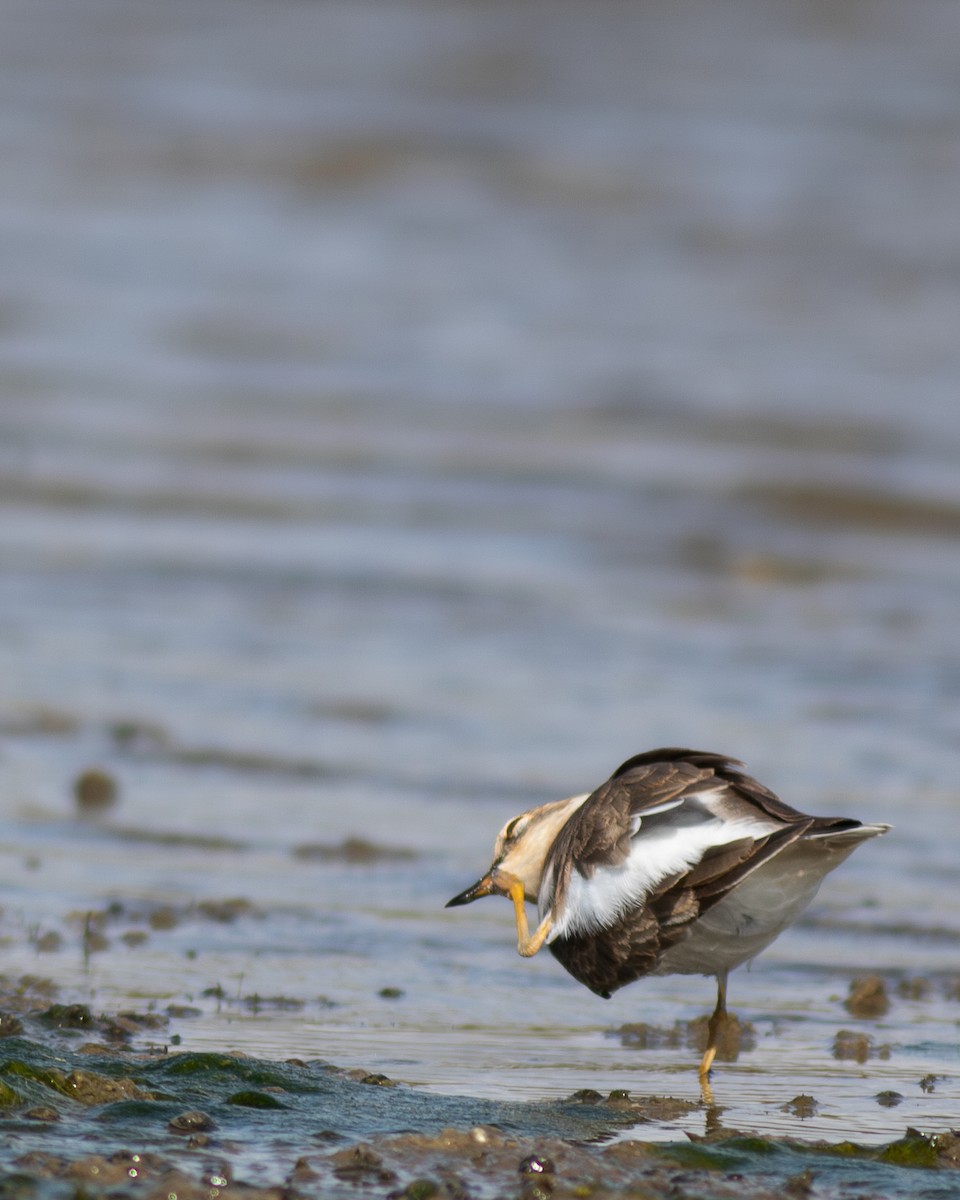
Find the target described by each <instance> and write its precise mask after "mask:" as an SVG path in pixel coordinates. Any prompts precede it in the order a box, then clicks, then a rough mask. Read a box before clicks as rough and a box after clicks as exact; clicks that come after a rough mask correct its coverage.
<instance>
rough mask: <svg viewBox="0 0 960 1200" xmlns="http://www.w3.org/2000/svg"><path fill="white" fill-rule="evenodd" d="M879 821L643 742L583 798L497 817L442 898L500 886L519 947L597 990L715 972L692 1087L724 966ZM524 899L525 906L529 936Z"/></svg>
mask: <svg viewBox="0 0 960 1200" xmlns="http://www.w3.org/2000/svg"><path fill="white" fill-rule="evenodd" d="M889 828H890V826H889V825H865V824H863V823H862V822H860V821H855V820H853V819H850V818H847V817H809V816H806V815H805V814H803V813H800V812H797V811H796V810H795V809H793V808H790V807H789V806H788V805H786V804H784V803H783V801H782V800H780V799H778V798H777V796H775V795H774V794H773V792H771V791H770V790H769V789H768V788H765V787H764V786H763V784H761V783H758V782H757V781H756V780H755V779H753V778H751V777H750V776H749V775H748V774H747V773H746V771H745V769H744V767H743V764H742V763H739V762H737V761H736V760H735V759H731V758H727V757H725V756H724V755H721V754H707V753H702V752H700V751H696V750H679V749H666V750H651V751H648V752H647V753H646V754H638V755H637V756H636V757H635V758H631V759H629V760H628V761H627V762H625V763H624V764H623V766H621V767H619V768H618V769H617V770H616V771H615V772H614V773H613V775H612V776H611V777H610V779H608V780H607V782H606V783H604V784H602V785H601V786H600V787H599V788H597V790H596V791H595V792H592V793H590V794H589V795H582V796H573V797H571V798H570V799H569V800H556V801H554V802H553V803H550V804H541V805H540V806H539V807H538V808H532V809H530V811H529V812H525V813H521V814H520V816H518V817H514V818H513V819H512V820H510V821H508V822H507V823H506V825H504V827H503V829H501V831H500V833H499V835H498V837H497V841H496V845H495V847H494V851H493V865H492V866H491V867H490V870H489V871H488V872H487V873H486V875H484V876H483V878H482V879H480V880H479V881H478V882H477V883H475V884H474V885H473V886H472V887H469V888H467V890H466V891H464V892H461V893H460V894H459V895H458V896H454V898H453V899H452V900H450V901H449V902H448V903H447V907H448V908H450V907H453V906H454V905H459V904H469V903H470V902H471V901H472V900H477V899H479V898H480V897H481V896H490V895H504V896H509V898H510V899H511V900H512V901H513V905H514V910H515V914H516V922H517V939H518V940H517V950H518V951H519V952H520V954H522V955H523V956H524V957H529V956H530V955H533V954H536V953H537V951H538V950H539V949H540V948H541V947H542V946H544V945H546V946H547V947H548V948H549V950H550V952H551V954H553V956H554V958H556V959H558V960H559V962H560V963H561V965H562V966H564V967H565V968H566V969H567V970H568V971H569V972H570V974H571V975H572V976H573V977H574V978H575V979H578V980H579V981H580V982H581V983H583V984H585V985H586V986H587V987H588V988H589V989H590V990H591V991H592V992H596V993H597V995H599V996H604V997H609V996H610V995H611V993H613V992H615V991H616V990H617V988H621V987H623V986H624V985H625V984H628V983H632V982H633V981H634V980H635V979H639V978H641V977H642V976H643V975H674V974H680V975H714V976H716V979H717V1005H716V1008H715V1009H714V1012H713V1015H712V1017H711V1018H710V1021H709V1024H708V1027H707V1029H708V1040H707V1049H706V1053H705V1054H704V1056H703V1060H702V1061H701V1063H700V1080H701V1084H702V1085H703V1086H704V1088H705V1089H706V1088H707V1082H706V1081H707V1076H708V1074H709V1071H710V1067H711V1065H712V1063H713V1060H714V1056H715V1055H716V1052H717V1041H718V1038H719V1035H720V1033H721V1030H722V1028H723V1024H724V1022H725V1020H726V998H727V975H728V973H729V972H730V971H732V970H733V969H734V968H735V967H739V966H740V965H741V963H744V962H747V961H748V960H749V959H751V958H753V957H754V956H755V955H757V954H759V953H760V951H761V950H763V949H764V948H765V947H766V946H768V945H769V944H770V943H771V942H772V941H773V940H774V938H776V937H777V935H778V934H780V933H782V932H783V930H784V929H786V927H787V926H788V925H790V924H791V923H792V922H793V921H795V920H796V919H797V917H798V916H799V915H800V913H802V912H803V910H804V909H805V908H806V907H807V905H808V904H809V903H810V901H811V900H812V899H813V897H814V896H815V895H816V893H817V889H818V888H819V886H820V883H821V882H822V880H823V878H824V876H825V875H827V874H828V873H829V872H830V871H832V870H833V869H834V867H837V866H839V865H840V863H842V862H843V860H844V859H845V858H846V857H847V855H848V854H850V853H851V852H852V851H853V850H855V849H856V848H857V846H859V844H860V843H861V842H863V841H866V839H867V838H872V837H876V836H877V835H878V834H881V833H885V832H886V831H887V830H888V829H889ZM527 901H529V902H531V903H535V904H536V905H537V908H538V917H539V920H538V924H537V927H536V929H535V930H534V931H533V932H532V933H531V932H530V930H529V926H528V924H527V915H526V909H525V907H524V905H525V903H526V902H527Z"/></svg>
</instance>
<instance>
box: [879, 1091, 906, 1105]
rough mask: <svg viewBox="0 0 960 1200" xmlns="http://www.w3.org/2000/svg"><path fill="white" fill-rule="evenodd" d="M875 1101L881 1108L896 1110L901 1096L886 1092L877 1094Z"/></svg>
mask: <svg viewBox="0 0 960 1200" xmlns="http://www.w3.org/2000/svg"><path fill="white" fill-rule="evenodd" d="M875 1099H876V1101H877V1103H878V1104H879V1105H880V1107H881V1108H896V1107H897V1105H898V1104H899V1103H900V1102H901V1101H902V1100H903V1096H902V1095H901V1094H900V1092H893V1091H886V1092H877V1094H876V1096H875Z"/></svg>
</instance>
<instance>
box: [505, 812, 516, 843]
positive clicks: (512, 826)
mask: <svg viewBox="0 0 960 1200" xmlns="http://www.w3.org/2000/svg"><path fill="white" fill-rule="evenodd" d="M519 822H520V818H519V817H514V818H513V820H512V821H508V822H507V824H506V828H505V829H504V831H503V837H504V840H506V839H508V838H512V837H513V835H514V834H515V833H516V831H517V825H518V824H519Z"/></svg>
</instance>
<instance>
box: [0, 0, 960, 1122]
mask: <svg viewBox="0 0 960 1200" xmlns="http://www.w3.org/2000/svg"><path fill="white" fill-rule="evenodd" d="M904 11H905V10H901V9H900V8H899V7H898V6H895V5H889V4H883V3H879V2H878V3H868V4H862V5H848V6H845V7H844V11H843V13H842V14H841V13H839V11H836V12H835V11H834V10H832V9H828V8H825V7H823V6H821V5H817V4H801V3H797V4H783V5H769V4H763V5H760V4H756V3H751V2H746V0H744V2H743V3H737V4H735V5H733V6H729V7H725V8H724V15H723V16H720V15H719V13H718V10H716V9H715V8H714V7H712V6H710V5H707V4H691V5H681V6H677V5H675V4H657V3H654V4H649V5H646V4H645V5H643V6H636V7H635V8H632V9H629V8H628V9H624V8H623V7H622V6H619V5H605V4H595V5H591V6H590V9H589V13H588V10H587V9H586V8H585V7H579V6H576V5H561V6H559V7H558V6H556V5H550V6H549V7H548V6H545V5H541V4H539V3H535V2H532V0H530V2H526V3H520V4H514V5H510V6H498V5H470V4H457V5H454V4H449V5H447V4H435V5H430V6H420V5H415V4H404V3H397V4H391V5H389V6H385V5H376V4H373V5H357V4H354V3H351V4H346V5H336V4H318V5H313V4H300V3H296V4H295V3H289V4H288V3H274V4H271V5H269V6H265V5H263V4H261V3H257V2H254V0H246V2H242V3H237V2H236V0H231V2H230V4H229V5H228V4H226V3H225V0H197V2H195V3H193V4H191V5H190V6H189V7H184V8H177V7H176V6H172V7H171V6H164V7H162V8H160V9H153V10H149V9H147V8H141V9H136V10H130V9H129V8H128V7H126V6H122V5H118V4H117V3H116V2H115V0H82V2H78V3H74V4H71V5H70V6H69V9H68V10H66V11H64V10H63V9H62V6H56V5H53V4H52V3H46V2H45V0H30V3H29V4H26V3H25V4H22V5H15V6H14V7H13V8H12V9H11V10H10V12H9V13H8V18H9V20H8V22H7V28H6V30H5V34H4V37H3V38H2V39H0V78H2V80H3V84H2V87H3V91H4V94H5V96H6V98H7V104H6V106H5V111H6V114H7V115H6V117H5V118H4V120H3V122H2V125H0V151H2V153H3V155H4V158H5V159H6V160H7V162H8V163H15V164H16V169H15V170H13V169H9V170H6V171H5V172H4V173H3V179H2V183H0V238H2V245H3V249H4V258H5V262H6V264H7V271H6V273H5V281H4V283H3V286H2V294H0V321H2V339H0V562H2V571H0V797H2V811H0V904H2V906H3V917H2V923H0V935H2V937H3V938H4V939H5V941H4V946H3V954H4V970H5V972H6V973H7V974H8V975H9V976H10V977H12V978H16V977H18V976H20V975H21V974H24V973H30V974H33V975H41V976H45V977H49V978H50V979H52V980H53V981H55V983H56V984H57V985H58V986H59V987H60V988H61V989H62V991H63V994H65V995H69V996H72V997H75V998H77V999H80V1000H85V1001H88V1002H89V1003H91V1005H92V1006H93V1007H94V1008H104V1009H106V1010H109V1011H116V1010H120V1009H123V1008H127V1007H131V1006H132V1007H136V1008H143V1007H145V1006H153V1007H154V1008H155V1009H157V1010H158V1011H161V1012H163V1011H165V1010H166V1009H167V1007H168V1006H170V1005H173V1006H179V1007H175V1008H174V1010H173V1011H174V1012H175V1013H176V1012H179V1011H182V1009H183V1007H184V1006H186V1007H188V1008H190V1009H194V1010H198V1011H197V1012H195V1013H194V1014H193V1015H188V1016H183V1015H180V1016H177V1015H175V1016H174V1017H173V1018H172V1023H171V1025H170V1027H169V1030H167V1031H165V1032H164V1033H163V1034H162V1039H167V1038H169V1037H170V1036H175V1037H176V1038H178V1039H180V1041H179V1045H180V1047H181V1049H182V1050H184V1051H190V1052H208V1051H209V1052H214V1051H216V1052H219V1051H222V1050H224V1049H227V1048H235V1049H238V1050H242V1051H244V1052H246V1053H249V1054H253V1055H257V1056H261V1057H263V1058H266V1059H271V1060H283V1059H286V1058H290V1057H296V1058H301V1059H314V1058H318V1059H323V1060H325V1061H328V1062H333V1063H336V1064H338V1065H340V1066H343V1067H347V1068H350V1067H362V1068H364V1069H366V1070H368V1071H374V1072H383V1073H385V1074H387V1075H389V1076H391V1077H392V1078H395V1079H398V1080H401V1081H404V1082H407V1083H409V1084H411V1085H414V1086H415V1088H416V1089H417V1094H418V1095H421V1097H422V1102H423V1104H424V1105H427V1104H428V1102H429V1098H431V1097H439V1096H441V1095H443V1096H450V1095H459V1096H466V1097H474V1098H478V1099H485V1100H486V1099H489V1100H499V1099H507V1100H509V1101H511V1102H512V1101H523V1102H530V1101H539V1100H544V1099H549V1100H556V1099H559V1098H562V1097H565V1096H569V1095H570V1094H571V1093H573V1092H574V1091H576V1090H577V1089H580V1088H595V1089H597V1090H599V1091H601V1092H602V1093H604V1094H606V1093H607V1092H608V1091H610V1090H611V1089H617V1088H629V1089H630V1090H631V1091H633V1092H635V1093H640V1094H644V1095H647V1094H668V1095H671V1096H675V1097H680V1098H686V1099H690V1100H696V1099H697V1082H696V1076H695V1071H694V1063H695V1062H696V1060H697V1057H698V1055H697V1052H696V1050H695V1048H693V1047H692V1046H690V1045H688V1044H686V1042H685V1040H684V1035H683V1034H682V1033H678V1034H677V1035H676V1036H674V1037H673V1038H672V1040H671V1038H670V1037H668V1036H667V1034H668V1033H669V1031H672V1030H674V1027H675V1022H677V1021H681V1022H687V1021H690V1020H692V1019H694V1018H696V1017H697V1016H700V1015H702V1014H703V1013H704V1012H706V1011H708V1010H709V1009H710V1007H711V1006H712V1001H713V995H712V991H713V985H712V983H711V982H710V981H709V980H701V979H696V978H694V979H664V980H651V981H647V982H642V983H640V984H638V985H636V986H634V987H631V988H628V989H626V990H625V991H623V992H621V993H618V994H617V996H615V997H614V999H613V1000H611V1001H609V1002H601V1001H599V1000H598V999H596V998H595V997H593V996H591V995H589V994H588V993H586V992H585V991H584V990H583V989H582V988H580V987H579V986H578V985H576V984H575V983H574V982H573V981H572V980H570V979H569V978H567V977H566V976H565V975H564V974H563V972H562V971H561V970H560V968H559V967H558V966H557V964H555V963H554V962H553V961H552V960H549V959H548V958H546V957H544V958H542V959H541V958H537V959H534V960H532V961H529V962H524V961H521V960H520V959H519V958H518V957H517V956H516V955H515V953H514V951H513V934H512V932H511V918H510V911H509V908H508V906H507V905H505V904H503V903H499V902H494V901H489V902H488V903H487V904H485V905H476V906H473V907H471V908H469V909H466V910H459V911H454V912H449V913H448V912H444V910H443V907H442V906H443V903H444V901H445V900H446V899H447V898H448V897H449V896H451V895H453V894H454V893H455V892H457V891H459V890H461V889H462V888H463V887H464V886H466V885H467V884H468V883H469V882H471V881H472V880H473V879H475V878H476V877H477V875H478V874H479V873H480V871H481V870H482V869H483V868H484V867H485V866H486V864H487V862H488V858H489V852H490V848H491V846H492V841H493V837H494V834H495V832H496V830H497V829H498V828H499V827H500V826H501V824H502V823H503V821H504V820H505V819H506V818H507V817H509V816H510V815H512V814H514V813H515V812H518V811H520V810H522V809H523V808H526V807H528V806H530V805H531V804H534V803H537V802H539V801H541V800H544V799H548V798H553V797H556V796H560V795H565V794H570V793H572V792H575V791H581V790H584V789H586V788H589V787H591V786H593V785H595V784H597V783H599V782H601V781H602V779H603V778H605V777H606V775H607V774H608V773H609V772H610V771H611V770H612V769H613V768H614V767H615V766H616V765H617V764H618V763H619V762H620V761H621V760H623V759H624V758H626V757H628V756H629V755H630V754H632V753H634V752H636V751H638V750H640V749H642V748H647V747H651V746H655V745H658V744H674V745H677V744H689V745H695V746H699V747H704V748H708V749H719V750H723V751H727V752H730V753H732V754H735V755H737V756H738V757H740V758H742V759H744V760H746V761H747V762H748V764H749V766H750V767H751V769H752V770H753V771H754V772H755V773H756V774H757V775H758V777H759V778H761V779H762V780H764V781H765V782H767V783H768V784H769V785H770V786H772V787H773V788H774V789H775V790H777V791H778V792H780V794H782V795H783V796H784V798H785V799H786V800H787V801H788V802H791V803H794V804H796V805H797V806H798V807H800V808H803V809H806V810H808V811H812V812H818V813H820V812H822V813H826V812H837V813H843V814H845V815H849V816H855V817H859V818H862V819H867V820H878V821H888V822H890V823H892V824H893V825H894V826H895V829H894V832H893V833H892V834H890V835H889V836H888V837H886V838H884V839H882V841H878V842H876V843H871V844H869V845H867V846H865V847H864V848H863V849H862V850H860V851H858V853H857V855H856V856H855V857H854V858H853V859H852V860H850V861H849V862H848V863H847V864H845V865H844V867H843V868H842V870H841V871H840V872H839V873H838V874H837V875H835V876H834V877H832V878H831V879H830V880H829V881H828V882H827V884H826V885H825V887H824V888H823V891H822V892H821V895H820V896H819V897H818V899H817V901H816V903H815V905H814V907H813V908H812V909H811V911H810V913H809V914H808V915H807V917H805V918H804V919H803V920H802V921H801V922H800V923H799V924H798V926H797V927H796V928H795V929H794V930H792V931H791V932H789V933H788V934H787V935H785V936H784V937H783V938H782V939H781V940H780V941H779V942H778V943H777V944H776V945H775V946H774V947H772V948H771V949H770V950H769V951H768V952H767V953H766V954H765V955H764V956H763V957H762V958H761V959H760V960H759V961H758V962H757V963H756V964H755V966H754V967H753V969H752V970H751V971H750V972H747V971H741V972H738V973H737V974H736V975H735V976H734V977H733V979H732V982H731V1006H732V1008H733V1009H734V1010H735V1011H736V1012H737V1013H738V1014H739V1015H740V1016H741V1018H742V1019H743V1020H745V1021H749V1022H750V1023H751V1025H752V1026H753V1031H754V1037H753V1045H752V1048H750V1049H745V1050H744V1051H743V1052H742V1053H741V1055H740V1057H739V1059H738V1060H737V1061H736V1062H731V1063H721V1064H720V1065H719V1067H718V1070H717V1072H716V1079H715V1084H714V1088H715V1093H716V1099H717V1102H718V1104H720V1105H722V1106H723V1109H724V1113H723V1122H724V1124H725V1125H727V1126H729V1127H731V1128H736V1129H741V1130H750V1131H757V1132H760V1133H763V1134H784V1135H790V1136H797V1137H809V1138H829V1139H832V1140H838V1139H841V1138H852V1139H855V1140H858V1141H861V1142H865V1143H877V1144H879V1143H882V1142H889V1141H891V1140H894V1139H895V1138H897V1137H899V1136H900V1134H901V1133H902V1132H903V1130H904V1128H906V1127H907V1126H908V1125H913V1126H918V1127H920V1128H923V1129H928V1130H929V1129H942V1128H947V1127H949V1126H951V1125H955V1124H956V1123H957V1119H958V1113H960V1084H958V1078H960V1070H958V1054H960V1051H958V1038H957V1028H958V1022H960V999H958V992H957V976H958V965H957V951H958V947H960V915H958V913H960V906H958V905H956V904H954V903H953V896H954V894H955V891H956V886H957V874H956V854H955V846H956V844H957V840H958V836H960V806H958V803H957V796H956V785H955V776H956V769H955V768H956V750H957V745H958V734H960V703H958V701H960V653H958V641H957V636H956V612H957V602H958V595H960V556H958V554H957V547H958V537H960V469H958V468H960V419H958V410H957V402H956V381H957V378H958V377H960V376H958V367H960V351H958V343H957V339H956V329H957V327H958V317H960V306H958V304H957V300H956V288H955V287H954V283H955V280H954V279H953V274H952V273H953V265H954V263H953V260H954V258H955V247H956V245H957V244H958V240H957V239H958V235H960V216H958V211H957V207H956V204H955V197H956V195H957V194H958V185H960V159H958V158H957V156H956V153H955V145H956V137H957V133H958V129H960V93H958V92H957V89H956V87H955V82H956V81H955V70H954V62H953V58H954V54H953V47H954V45H955V36H954V35H955V34H956V33H957V32H958V31H957V28H956V26H957V19H956V13H955V11H954V9H953V6H951V5H941V4H938V3H933V2H932V0H931V2H926V0H924V2H922V3H919V4H916V5H911V7H910V15H909V18H908V17H906V16H905V15H904ZM95 765H98V766H100V767H102V768H104V769H105V770H107V771H108V772H109V773H110V775H111V776H112V777H114V778H115V779H116V781H117V783H118V786H119V798H118V802H117V803H116V805H115V806H114V807H113V808H111V809H109V810H108V811H106V812H104V813H102V814H101V815H99V816H97V817H91V818H89V819H81V818H80V816H79V815H78V813H77V810H76V805H75V802H74V799H73V795H72V788H73V783H74V780H75V779H76V777H77V776H78V774H79V773H80V772H81V771H83V770H85V769H87V768H90V767H91V766H95ZM350 838H362V839H366V840H367V841H369V842H371V843H373V844H374V845H375V846H377V847H381V848H384V849H386V850H391V851H406V852H409V856H407V857H403V856H400V857H394V856H392V855H390V854H383V855H378V854H374V855H373V857H372V861H360V862H355V861H346V860H345V859H349V855H346V856H345V855H343V854H340V853H338V852H337V848H338V847H341V846H342V845H343V843H344V842H345V840H346V839H350ZM317 844H320V845H322V846H325V847H327V849H328V850H329V849H330V848H332V850H333V852H332V854H328V855H326V856H322V855H321V856H317V855H316V854H315V853H314V854H311V853H309V852H304V848H305V847H306V848H307V850H308V851H309V848H310V847H311V846H313V847H315V846H316V845H317ZM237 899H238V900H241V901H243V903H242V904H234V905H224V904H223V902H224V901H228V900H237ZM88 914H94V916H92V917H88ZM85 931H86V932H85ZM869 973H876V974H879V975H881V976H882V977H883V979H884V980H885V983H886V986H887V989H888V992H889V993H890V1001H891V1002H890V1008H889V1011H888V1012H887V1013H886V1014H885V1015H884V1016H882V1017H879V1018H871V1019H868V1018H856V1017H854V1016H852V1015H850V1014H849V1013H848V1012H847V1011H846V1010H845V1009H844V1006H843V1001H844V999H845V998H846V996H847V993H848V989H849V986H850V984H851V981H853V980H854V979H856V978H858V977H860V976H863V975H866V974H869ZM918 981H919V982H918ZM384 989H388V994H387V995H384V994H382V993H383V990H384ZM389 989H394V990H399V991H400V992H401V993H402V994H400V995H392V994H390V993H389ZM637 1021H642V1022H645V1023H647V1024H649V1025H651V1026H654V1027H656V1028H657V1029H659V1030H661V1031H664V1032H663V1036H662V1037H661V1042H666V1043H669V1044H661V1045H659V1046H658V1047H654V1048H647V1049H638V1048H636V1047H634V1046H630V1045H624V1042H623V1039H622V1038H621V1036H620V1035H619V1034H618V1031H619V1030H620V1028H621V1027H622V1026H624V1025H625V1024H628V1023H631V1022H637ZM841 1030H850V1031H853V1032H854V1033H860V1034H863V1035H865V1036H866V1037H867V1038H869V1039H871V1041H870V1043H869V1044H868V1049H872V1051H873V1053H872V1056H871V1057H869V1058H868V1059H867V1060H866V1061H865V1062H857V1061H855V1060H851V1059H848V1058H843V1057H839V1058H838V1057H837V1056H836V1053H835V1048H836V1045H837V1043H836V1035H837V1033H838V1032H839V1031H841ZM160 1036H161V1035H158V1037H160ZM931 1075H932V1076H936V1079H935V1080H933V1081H932V1082H931V1081H929V1079H928V1077H929V1076H931ZM921 1080H927V1082H926V1083H925V1084H924V1086H921ZM889 1091H894V1092H898V1093H900V1095H901V1097H902V1098H901V1099H900V1101H899V1102H898V1103H897V1104H896V1105H895V1106H894V1107H887V1106H885V1105H884V1104H880V1103H878V1101H877V1099H876V1097H877V1095H878V1094H880V1093H883V1092H889ZM800 1094H807V1095H811V1096H813V1097H814V1098H815V1099H816V1101H817V1108H816V1112H815V1113H814V1114H813V1115H811V1116H807V1117H803V1118H801V1117H799V1116H797V1115H796V1114H795V1113H794V1112H792V1111H789V1110H784V1107H783V1106H784V1105H789V1102H790V1101H791V1100H793V1098H794V1097H796V1096H798V1095H800ZM437 1102H438V1103H439V1101H437ZM423 1111H425V1112H426V1111H429V1110H428V1109H424V1110H423ZM707 1119H708V1118H707V1114H706V1113H705V1111H704V1110H703V1109H695V1110H692V1111H691V1112H690V1113H687V1114H685V1115H684V1116H682V1117H677V1118H675V1119H671V1120H669V1121H667V1120H664V1121H662V1122H660V1123H654V1124H652V1125H646V1126H644V1128H643V1137H644V1138H648V1139H653V1140H675V1139H677V1138H679V1137H681V1136H683V1135H685V1134H686V1133H687V1132H701V1133H702V1132H704V1129H705V1124H706V1122H707Z"/></svg>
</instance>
